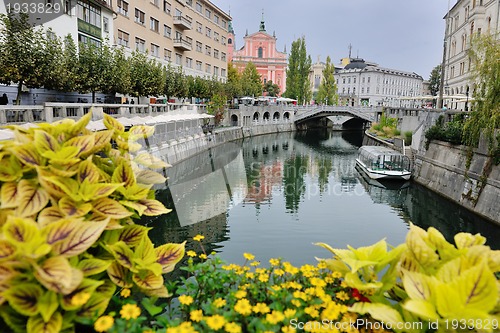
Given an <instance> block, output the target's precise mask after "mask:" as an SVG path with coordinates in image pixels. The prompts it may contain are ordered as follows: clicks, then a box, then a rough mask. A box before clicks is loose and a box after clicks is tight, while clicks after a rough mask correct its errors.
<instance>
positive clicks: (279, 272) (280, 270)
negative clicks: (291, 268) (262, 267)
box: [274, 268, 285, 276]
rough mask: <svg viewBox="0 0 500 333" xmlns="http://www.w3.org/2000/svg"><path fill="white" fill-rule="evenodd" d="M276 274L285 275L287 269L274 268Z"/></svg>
mask: <svg viewBox="0 0 500 333" xmlns="http://www.w3.org/2000/svg"><path fill="white" fill-rule="evenodd" d="M274 274H275V275H276V276H283V275H285V271H284V270H282V269H281V268H277V269H275V270H274Z"/></svg>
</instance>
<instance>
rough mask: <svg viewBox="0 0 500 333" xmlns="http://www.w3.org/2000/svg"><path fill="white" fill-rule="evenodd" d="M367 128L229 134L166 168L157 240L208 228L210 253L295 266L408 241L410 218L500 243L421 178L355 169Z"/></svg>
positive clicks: (494, 232) (496, 231)
mask: <svg viewBox="0 0 500 333" xmlns="http://www.w3.org/2000/svg"><path fill="white" fill-rule="evenodd" d="M362 135H363V134H362V132H334V131H328V130H320V131H308V132H295V133H278V134H272V135H265V136H258V137H253V138H248V139H245V140H241V141H235V142H230V143H227V144H224V145H221V146H218V147H216V148H214V149H211V150H209V151H207V152H204V153H202V154H199V155H197V156H194V157H193V158H190V159H188V160H186V161H184V162H181V163H179V164H177V165H175V166H174V167H172V168H170V169H168V170H167V173H168V176H169V181H168V187H167V188H165V189H160V190H158V191H157V198H158V199H159V200H161V201H162V202H164V203H165V205H166V206H167V207H169V208H172V209H173V211H172V212H171V213H170V214H168V215H164V216H161V217H156V218H154V219H148V220H144V222H145V223H146V224H147V225H149V226H150V227H152V228H153V229H152V230H151V231H150V236H151V238H152V239H153V241H154V242H155V243H156V244H158V245H159V244H163V243H166V242H182V241H184V240H187V241H188V243H187V245H186V248H187V249H194V250H196V251H199V250H200V248H199V246H198V244H196V242H193V241H192V237H193V236H195V235H196V234H202V235H204V236H205V239H204V246H205V248H206V250H207V252H212V251H213V252H216V253H218V254H219V256H220V257H222V258H223V259H225V260H227V261H228V262H235V263H242V262H243V261H244V259H243V257H242V254H243V253H244V252H250V253H252V254H254V255H255V256H256V259H257V260H260V261H262V262H267V260H268V259H270V258H273V257H282V258H284V259H285V260H287V261H290V262H291V263H293V264H295V265H302V264H305V263H313V262H314V260H315V259H314V258H315V257H329V256H330V254H329V252H327V251H326V250H324V249H322V248H320V247H318V246H315V245H314V244H313V243H316V242H325V243H328V244H330V245H331V246H333V247H336V248H344V247H346V246H347V245H352V246H354V247H359V246H366V245H370V244H373V243H375V242H377V241H379V240H380V239H383V238H385V239H386V240H387V242H388V243H389V244H393V245H397V244H399V243H401V242H404V240H405V236H406V233H407V231H408V228H409V224H410V223H411V222H412V223H414V224H416V225H419V226H421V227H423V228H428V227H430V226H434V227H436V228H437V229H438V230H440V231H441V232H442V233H443V234H444V235H445V237H446V238H447V239H449V240H451V239H452V238H453V235H454V234H455V233H457V232H460V231H467V232H471V233H478V232H479V233H481V234H483V235H485V236H487V237H488V244H489V245H490V246H491V247H492V248H495V249H500V227H499V226H497V225H495V224H492V223H490V222H488V221H486V220H482V219H480V218H478V217H477V216H475V215H473V214H471V213H470V212H469V211H467V210H465V209H462V208H460V207H459V206H457V205H455V204H453V203H451V202H449V201H447V200H445V199H443V198H441V197H440V196H438V195H436V194H434V193H433V192H430V191H428V190H426V189H425V188H422V187H421V186H417V185H415V184H410V183H406V184H403V185H402V186H401V185H396V184H393V185H394V186H391V188H383V187H380V186H377V185H373V184H370V183H369V181H368V180H367V179H365V178H364V177H363V175H362V174H360V173H359V172H358V171H357V169H356V168H355V158H356V155H357V149H358V147H359V146H360V145H361V142H362Z"/></svg>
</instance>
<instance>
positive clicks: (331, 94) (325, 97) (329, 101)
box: [316, 56, 339, 105]
mask: <svg viewBox="0 0 500 333" xmlns="http://www.w3.org/2000/svg"><path fill="white" fill-rule="evenodd" d="M334 74H335V66H334V65H333V64H332V60H331V59H330V57H329V56H328V57H327V58H326V64H325V68H324V69H323V80H322V81H321V83H320V85H319V89H318V94H317V96H316V98H317V101H318V102H319V103H325V104H326V105H337V104H338V102H339V96H338V95H337V84H336V82H335V77H334Z"/></svg>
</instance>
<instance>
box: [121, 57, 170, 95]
mask: <svg viewBox="0 0 500 333" xmlns="http://www.w3.org/2000/svg"><path fill="white" fill-rule="evenodd" d="M129 59H130V77H131V82H132V84H131V93H132V95H134V96H137V97H140V96H146V97H147V96H158V95H161V94H162V93H164V92H165V91H164V87H165V73H164V69H163V67H162V66H161V65H160V64H159V63H158V62H156V61H155V60H153V59H149V58H148V56H147V54H146V53H143V52H139V51H135V52H134V53H133V54H132V57H131V58H129Z"/></svg>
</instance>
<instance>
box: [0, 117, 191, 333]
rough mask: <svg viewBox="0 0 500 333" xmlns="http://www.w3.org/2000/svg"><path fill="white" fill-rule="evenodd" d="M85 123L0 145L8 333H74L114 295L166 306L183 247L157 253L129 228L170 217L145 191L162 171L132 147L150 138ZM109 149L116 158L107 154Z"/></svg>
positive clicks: (1, 310)
mask: <svg viewBox="0 0 500 333" xmlns="http://www.w3.org/2000/svg"><path fill="white" fill-rule="evenodd" d="M90 119H91V113H88V114H86V115H85V116H84V117H82V119H80V120H79V121H78V122H75V121H73V120H70V119H66V120H62V121H60V122H57V123H54V124H44V123H42V124H38V126H36V127H31V128H29V129H25V128H22V127H19V126H10V129H11V130H12V131H13V132H14V135H15V138H14V139H13V140H8V141H2V142H1V144H0V169H1V172H0V198H1V206H0V247H1V249H2V251H1V254H0V267H1V274H0V285H1V286H2V288H0V304H1V307H0V315H1V316H2V318H3V320H4V321H5V323H6V324H7V325H9V326H10V327H11V329H12V330H14V331H15V332H28V333H35V332H36V333H38V332H47V333H51V332H59V331H61V330H67V331H72V328H73V326H74V324H75V322H78V321H81V320H83V319H84V318H92V317H93V316H95V315H96V314H97V315H100V314H102V313H103V312H104V311H105V310H106V307H107V305H108V303H109V300H110V299H111V297H112V295H113V294H114V291H115V289H116V286H119V287H123V288H135V289H137V290H141V291H142V292H143V293H145V294H148V295H152V296H158V297H166V296H169V293H168V291H167V289H166V288H165V286H164V279H163V276H162V274H164V273H167V272H170V271H171V270H173V268H174V266H175V264H176V263H177V262H178V261H179V260H180V259H181V258H182V256H183V255H184V243H183V244H166V245H162V246H160V247H157V248H154V246H153V243H152V242H151V240H150V239H149V237H148V236H147V232H148V230H149V228H146V227H144V226H140V225H136V224H134V222H133V218H137V217H139V216H142V215H147V216H156V215H161V214H164V213H167V212H169V210H168V209H166V208H165V207H164V206H163V204H161V203H160V202H159V201H157V200H155V199H154V191H153V190H152V186H153V185H154V184H156V183H162V182H164V181H165V178H164V177H163V176H162V175H161V174H159V173H157V172H155V171H153V170H150V169H158V168H163V167H166V166H167V165H166V164H165V163H164V162H163V161H161V160H159V159H158V158H155V157H153V156H151V155H149V154H148V153H146V152H144V151H142V150H141V145H140V144H138V143H137V142H136V141H137V140H138V139H141V138H144V137H148V136H150V135H151V134H152V133H153V128H151V127H148V126H136V127H132V128H131V129H130V130H129V131H125V128H124V127H123V125H122V124H120V123H119V122H118V121H116V120H115V119H114V118H112V117H110V116H108V115H105V116H104V125H105V126H106V128H107V130H104V131H100V132H97V133H96V132H91V131H89V130H87V129H86V128H85V127H86V126H87V124H88V122H89V121H90ZM112 143H113V144H114V145H115V147H117V148H113V146H112Z"/></svg>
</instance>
